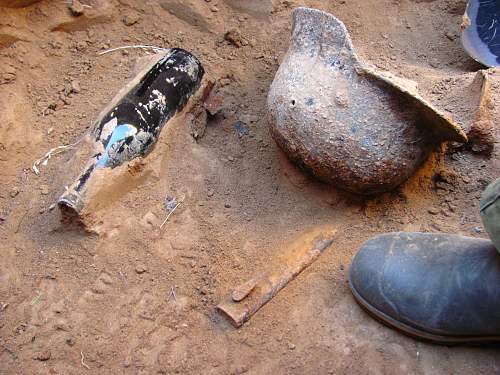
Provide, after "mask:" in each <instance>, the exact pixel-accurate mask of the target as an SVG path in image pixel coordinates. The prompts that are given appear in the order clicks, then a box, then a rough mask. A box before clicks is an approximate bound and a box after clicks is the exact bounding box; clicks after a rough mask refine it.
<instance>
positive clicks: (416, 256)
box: [349, 233, 500, 344]
mask: <svg viewBox="0 0 500 375" xmlns="http://www.w3.org/2000/svg"><path fill="white" fill-rule="evenodd" d="M349 284H350V287H351V290H352V293H353V294H354V297H355V298H356V300H357V302H359V303H360V305H361V306H362V307H364V308H365V309H366V310H367V311H368V312H369V313H371V314H372V315H373V316H374V317H375V318H378V319H379V320H381V321H382V322H383V323H385V324H387V325H389V326H391V327H393V328H396V329H398V330H400V331H402V332H403V333H406V334H408V335H410V336H413V337H416V338H419V339H423V340H427V341H433V342H437V343H444V344H452V343H465V342H492V341H500V254H499V253H498V252H497V251H496V249H495V247H494V246H493V244H492V243H491V242H490V241H488V240H482V239H475V238H469V237H462V236H456V235H448V234H430V233H389V234H384V235H381V236H377V237H374V238H372V239H370V240H368V241H367V242H366V243H365V244H364V245H363V246H362V247H361V249H360V250H359V252H358V253H357V255H356V256H355V258H354V260H353V262H352V265H351V269H350V273H349Z"/></svg>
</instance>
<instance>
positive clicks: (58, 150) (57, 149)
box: [31, 139, 82, 175]
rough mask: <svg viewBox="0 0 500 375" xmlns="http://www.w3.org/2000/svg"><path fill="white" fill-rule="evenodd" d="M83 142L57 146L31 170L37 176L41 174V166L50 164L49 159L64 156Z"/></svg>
mask: <svg viewBox="0 0 500 375" xmlns="http://www.w3.org/2000/svg"><path fill="white" fill-rule="evenodd" d="M81 141H82V140H81V139H80V140H78V141H76V142H75V143H72V144H69V145H62V146H57V147H54V148H52V149H50V150H49V151H48V152H47V153H46V154H45V155H44V156H42V157H41V158H40V159H38V160H36V161H35V162H34V163H33V166H32V167H31V170H32V171H33V173H35V174H36V175H39V174H40V169H39V168H38V167H39V166H40V165H47V163H48V162H49V159H50V158H51V157H52V156H54V155H58V154H62V153H63V152H66V151H67V150H71V149H72V148H74V147H75V146H76V145H78V144H79V143H80V142H81Z"/></svg>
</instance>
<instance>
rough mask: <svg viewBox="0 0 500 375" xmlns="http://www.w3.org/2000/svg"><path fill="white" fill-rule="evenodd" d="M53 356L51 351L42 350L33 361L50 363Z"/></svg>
mask: <svg viewBox="0 0 500 375" xmlns="http://www.w3.org/2000/svg"><path fill="white" fill-rule="evenodd" d="M51 356H52V354H51V353H50V350H42V351H41V352H38V353H36V354H35V356H34V357H33V359H36V360H38V361H48V360H49V359H50V357H51Z"/></svg>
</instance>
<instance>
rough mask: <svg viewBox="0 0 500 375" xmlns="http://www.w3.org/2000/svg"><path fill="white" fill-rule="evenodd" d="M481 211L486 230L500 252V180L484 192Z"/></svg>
mask: <svg viewBox="0 0 500 375" xmlns="http://www.w3.org/2000/svg"><path fill="white" fill-rule="evenodd" d="M479 209H480V213H481V219H482V220H483V225H484V228H485V229H486V232H487V233H488V234H489V236H490V239H491V241H492V242H493V245H495V247H496V249H497V250H498V251H499V252H500V178H497V179H496V180H495V181H493V182H492V183H491V184H489V185H488V187H487V188H486V189H485V190H484V192H483V195H482V196H481V204H480V206H479Z"/></svg>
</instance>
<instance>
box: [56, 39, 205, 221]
mask: <svg viewBox="0 0 500 375" xmlns="http://www.w3.org/2000/svg"><path fill="white" fill-rule="evenodd" d="M203 75H204V69H203V67H202V66H201V64H200V62H199V61H198V59H197V58H196V57H194V56H193V55H192V54H190V53H189V52H187V51H184V50H182V49H179V48H174V49H170V50H168V51H167V52H166V53H165V54H164V55H161V56H160V57H159V58H158V59H156V60H153V61H151V62H150V63H149V64H148V65H147V66H146V67H145V68H144V69H142V71H140V72H139V73H138V74H137V76H136V77H135V78H134V79H133V80H132V81H131V82H130V83H128V84H127V85H126V86H125V87H124V88H123V89H122V90H121V91H120V92H119V93H118V94H117V95H116V96H115V98H114V99H113V100H112V101H111V103H110V104H108V106H107V107H106V108H105V109H104V110H103V111H102V112H101V114H100V115H99V116H98V119H97V121H96V125H95V130H94V132H93V134H92V142H93V149H94V153H93V156H92V158H91V159H90V160H89V162H88V163H87V165H86V167H85V169H84V171H83V172H82V173H81V175H80V176H79V177H78V178H77V180H76V181H75V182H74V183H73V185H72V186H71V187H70V188H69V189H67V191H66V192H65V193H64V194H63V195H62V196H61V197H60V199H59V202H58V203H59V206H60V207H61V208H64V209H68V208H69V209H71V210H73V211H75V212H76V213H77V214H78V213H80V211H81V210H82V208H83V206H84V205H85V195H86V192H87V190H88V186H89V185H90V184H91V181H92V179H93V176H94V174H95V173H96V171H97V170H100V169H105V168H115V167H118V166H120V165H121V164H122V163H124V162H127V161H131V160H133V159H136V158H139V157H144V156H146V155H147V154H148V153H149V152H151V150H152V149H153V147H154V145H155V143H156V141H157V140H158V137H159V135H160V132H161V130H162V128H163V126H164V125H165V124H166V123H167V122H168V120H170V119H171V118H172V117H173V116H174V115H175V114H176V113H177V112H179V111H181V110H182V109H183V108H184V106H185V105H186V103H187V102H188V100H189V98H190V97H191V96H192V95H193V94H194V93H195V92H196V91H197V90H198V88H199V87H200V84H201V81H202V78H203Z"/></svg>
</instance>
